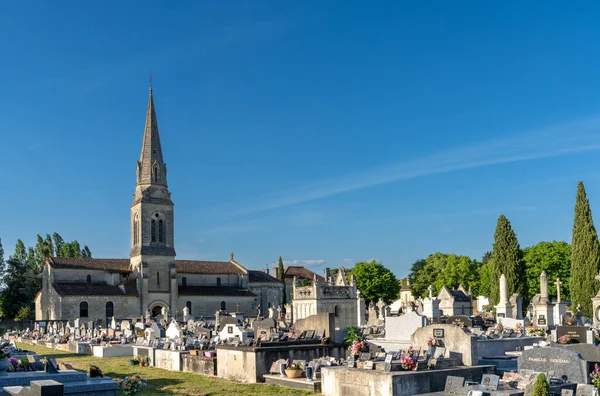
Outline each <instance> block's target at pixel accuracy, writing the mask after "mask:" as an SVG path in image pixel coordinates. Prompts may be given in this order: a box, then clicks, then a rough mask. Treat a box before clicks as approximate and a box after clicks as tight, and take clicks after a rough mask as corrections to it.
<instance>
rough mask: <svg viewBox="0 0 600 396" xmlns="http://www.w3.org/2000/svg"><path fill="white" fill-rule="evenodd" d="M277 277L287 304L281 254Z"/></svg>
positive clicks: (283, 298) (283, 299)
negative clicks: (281, 283)
mask: <svg viewBox="0 0 600 396" xmlns="http://www.w3.org/2000/svg"><path fill="white" fill-rule="evenodd" d="M86 247H87V246H86ZM277 277H278V278H279V280H280V281H281V282H283V291H282V301H283V304H284V305H285V304H287V296H286V293H285V270H284V268H283V259H282V258H281V256H279V264H278V265H277Z"/></svg>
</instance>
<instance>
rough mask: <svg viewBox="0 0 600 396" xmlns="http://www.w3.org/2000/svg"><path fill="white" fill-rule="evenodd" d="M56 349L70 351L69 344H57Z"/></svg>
mask: <svg viewBox="0 0 600 396" xmlns="http://www.w3.org/2000/svg"><path fill="white" fill-rule="evenodd" d="M54 349H56V350H58V351H65V352H70V348H69V344H55V345H54Z"/></svg>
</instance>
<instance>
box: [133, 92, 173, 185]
mask: <svg viewBox="0 0 600 396" xmlns="http://www.w3.org/2000/svg"><path fill="white" fill-rule="evenodd" d="M164 165H165V164H164V161H163V155H162V147H161V145H160V135H159V133H158V122H157V121H156V111H155V110H154V99H153V97H152V87H151V88H150V95H149V96H148V110H147V112H146V124H145V126H144V138H143V140H142V151H141V153H140V161H139V162H138V184H139V183H143V184H151V183H152V184H162V185H164V186H166V185H167V175H166V168H165V167H164ZM155 166H156V167H158V168H159V169H160V170H161V173H160V174H159V175H157V176H155V178H154V179H153V178H152V176H153V175H152V168H153V167H155Z"/></svg>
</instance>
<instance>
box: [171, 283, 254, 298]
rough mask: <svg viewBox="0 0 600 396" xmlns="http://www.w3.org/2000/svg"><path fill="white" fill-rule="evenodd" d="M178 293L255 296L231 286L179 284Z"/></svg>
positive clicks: (245, 290)
mask: <svg viewBox="0 0 600 396" xmlns="http://www.w3.org/2000/svg"><path fill="white" fill-rule="evenodd" d="M179 295H180V296H234V297H256V294H254V293H252V292H251V291H250V290H248V289H240V288H237V287H232V286H179Z"/></svg>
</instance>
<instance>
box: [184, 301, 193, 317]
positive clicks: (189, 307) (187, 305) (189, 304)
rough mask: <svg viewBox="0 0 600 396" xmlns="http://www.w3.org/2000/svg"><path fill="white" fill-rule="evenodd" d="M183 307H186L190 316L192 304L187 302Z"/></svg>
mask: <svg viewBox="0 0 600 396" xmlns="http://www.w3.org/2000/svg"><path fill="white" fill-rule="evenodd" d="M185 306H186V307H187V309H188V310H189V311H190V312H189V313H190V315H191V314H192V302H191V301H188V302H186V303H185Z"/></svg>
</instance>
